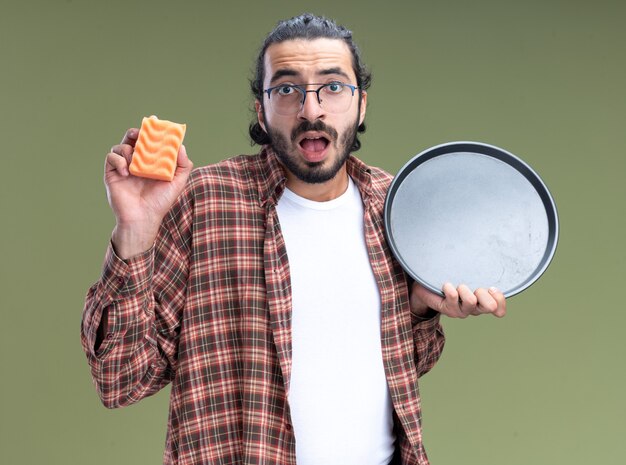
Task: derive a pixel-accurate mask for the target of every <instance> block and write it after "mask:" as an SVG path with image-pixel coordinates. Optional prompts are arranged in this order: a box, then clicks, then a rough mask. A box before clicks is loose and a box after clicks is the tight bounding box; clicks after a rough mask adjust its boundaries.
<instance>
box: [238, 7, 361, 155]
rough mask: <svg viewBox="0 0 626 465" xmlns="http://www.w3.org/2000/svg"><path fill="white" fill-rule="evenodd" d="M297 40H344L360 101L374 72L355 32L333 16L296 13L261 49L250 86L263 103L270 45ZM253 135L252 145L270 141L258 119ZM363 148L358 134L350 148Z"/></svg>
mask: <svg viewBox="0 0 626 465" xmlns="http://www.w3.org/2000/svg"><path fill="white" fill-rule="evenodd" d="M294 39H306V40H314V39H339V40H343V41H344V42H345V43H346V45H347V46H348V48H349V49H350V52H351V53H352V68H353V70H354V74H355V75H356V83H357V86H359V103H360V101H361V99H360V97H361V92H362V91H363V90H367V89H368V88H369V86H370V84H371V81H372V75H371V74H370V72H369V71H368V70H367V68H366V67H365V64H364V63H363V61H362V60H361V53H360V51H359V48H358V47H357V45H356V44H355V43H354V41H353V40H352V31H350V30H348V29H346V28H345V27H343V26H339V25H338V24H337V23H335V22H334V21H333V20H332V19H328V18H325V17H323V16H315V15H313V14H311V13H304V14H302V15H300V16H294V17H293V18H291V19H287V20H283V21H279V22H278V24H277V25H276V27H275V28H274V30H273V31H272V32H270V33H269V34H268V36H267V37H266V38H265V42H263V46H262V47H261V50H260V51H259V55H258V57H257V59H256V69H255V73H254V77H253V78H252V79H251V80H250V89H251V90H252V95H253V96H254V98H256V99H258V100H259V101H260V102H263V80H264V79H265V67H264V59H265V51H266V50H267V48H268V47H269V46H270V45H272V44H276V43H280V42H284V41H286V40H294ZM249 132H250V138H251V139H252V143H253V144H255V143H256V144H268V143H269V142H270V138H269V136H268V135H267V133H266V132H265V131H264V130H263V128H261V125H260V124H259V123H258V121H256V120H254V121H253V122H252V123H250V128H249ZM357 132H365V123H361V124H360V125H359V127H358V129H357ZM360 148H361V142H360V141H359V138H358V136H357V137H355V139H354V144H353V145H352V148H351V150H352V151H353V152H356V151H357V150H359V149H360Z"/></svg>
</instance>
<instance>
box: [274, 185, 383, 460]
mask: <svg viewBox="0 0 626 465" xmlns="http://www.w3.org/2000/svg"><path fill="white" fill-rule="evenodd" d="M277 211H278V218H279V221H280V225H281V229H282V233H283V237H284V239H285V244H286V248H287V256H288V257H289V267H290V272H291V285H292V299H293V313H292V347H293V352H292V370H291V380H290V392H289V406H290V410H291V418H292V421H293V427H294V433H295V438H296V458H297V463H298V465H382V464H385V465H386V464H388V463H389V461H390V460H391V458H392V456H393V451H394V440H395V437H394V435H393V417H392V404H391V398H390V395H389V388H388V386H387V380H386V377H385V372H384V368H383V360H382V349H381V341H380V319H381V315H380V294H379V291H378V287H377V285H376V281H375V278H374V275H373V273H372V268H371V264H370V261H369V258H368V255H367V249H366V244H365V237H364V225H363V203H362V200H361V196H360V194H359V191H358V189H357V187H356V185H355V184H354V183H353V182H352V180H351V179H350V180H349V185H348V189H347V191H346V192H345V193H344V194H343V195H341V196H340V197H338V198H337V199H334V200H331V201H328V202H314V201H311V200H308V199H304V198H302V197H299V196H298V195H296V194H294V193H293V192H292V191H289V190H285V193H284V194H283V196H282V197H281V199H280V201H279V202H278V205H277Z"/></svg>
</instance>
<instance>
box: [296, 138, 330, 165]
mask: <svg viewBox="0 0 626 465" xmlns="http://www.w3.org/2000/svg"><path fill="white" fill-rule="evenodd" d="M329 144H330V139H329V138H328V136H326V135H325V134H320V133H318V134H311V133H308V134H305V135H304V136H303V137H302V138H301V139H300V141H299V142H298V146H299V147H300V150H301V152H302V153H303V154H304V156H305V158H306V159H307V160H308V161H310V162H316V161H320V160H321V159H322V158H324V156H325V155H326V149H327V148H328V145H329Z"/></svg>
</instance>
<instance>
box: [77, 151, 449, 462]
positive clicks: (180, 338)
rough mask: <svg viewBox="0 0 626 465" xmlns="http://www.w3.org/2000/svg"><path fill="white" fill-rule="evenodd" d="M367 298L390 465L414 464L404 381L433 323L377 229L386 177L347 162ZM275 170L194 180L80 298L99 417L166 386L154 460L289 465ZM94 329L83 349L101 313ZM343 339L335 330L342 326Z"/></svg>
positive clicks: (278, 176) (419, 454) (416, 371)
mask: <svg viewBox="0 0 626 465" xmlns="http://www.w3.org/2000/svg"><path fill="white" fill-rule="evenodd" d="M347 168H348V174H349V175H350V176H351V177H352V179H353V180H354V182H355V183H356V185H357V186H358V188H359V191H360V193H361V196H362V198H363V204H364V209H365V213H364V214H365V218H364V220H365V239H366V244H367V251H368V254H369V257H370V261H371V264H372V269H373V271H374V276H375V277H376V281H377V283H378V287H379V290H380V296H381V304H382V306H381V311H382V323H381V342H382V356H383V360H384V367H385V373H386V376H387V382H388V385H389V391H390V393H391V398H392V402H393V407H394V421H395V425H396V427H395V432H396V435H397V449H398V452H399V456H400V459H401V460H400V461H401V463H403V464H407V465H408V464H420V465H425V464H427V463H428V459H427V457H426V453H425V452H424V448H423V446H422V432H421V426H420V423H421V409H420V396H419V390H418V384H417V380H418V378H419V377H420V376H421V375H423V374H424V373H426V372H427V371H428V370H430V369H431V368H432V367H433V365H434V364H435V363H436V362H437V360H438V358H439V356H440V354H441V350H442V349H443V345H444V336H443V331H442V329H441V325H440V324H439V317H438V316H437V317H434V318H432V319H428V320H425V321H424V320H421V319H419V318H417V317H416V316H414V315H412V314H411V312H410V309H409V303H408V284H409V283H408V281H407V277H406V275H405V273H404V272H403V271H402V269H401V268H400V266H399V265H398V263H397V262H396V261H395V260H394V259H393V258H392V256H391V253H390V251H389V249H388V247H387V244H386V242H385V236H384V229H383V220H382V214H383V207H384V200H385V195H386V192H387V188H388V186H389V183H390V181H391V176H390V175H389V174H388V173H385V172H384V171H382V170H380V169H377V168H370V167H367V166H366V165H365V164H363V163H362V162H361V161H359V160H358V159H357V158H354V157H350V158H349V160H348V163H347ZM285 181H286V178H285V174H284V170H283V168H282V166H281V165H280V163H279V162H278V160H277V158H276V156H275V155H274V153H273V152H272V151H271V150H270V149H269V148H268V147H264V148H263V150H262V151H261V153H260V154H258V155H254V156H239V157H235V158H232V159H230V160H226V161H223V162H220V163H218V164H215V165H211V166H207V167H203V168H199V169H197V170H195V171H194V172H193V173H192V175H191V177H190V179H189V182H188V184H187V187H186V189H185V191H184V192H183V194H181V196H180V198H179V199H178V201H177V202H176V204H175V205H174V207H173V208H172V209H171V210H170V212H169V213H168V215H167V216H166V217H165V219H164V221H163V224H162V225H161V228H160V231H159V235H158V237H157V239H156V241H155V244H154V246H153V247H152V248H151V249H150V250H148V251H147V252H145V253H143V254H141V255H139V256H136V257H133V258H131V259H129V260H126V261H123V260H121V259H120V258H118V257H117V256H116V255H115V253H114V251H113V249H112V248H111V246H109V248H108V250H107V253H106V257H105V262H104V269H103V273H102V277H101V278H100V280H99V281H98V282H97V283H96V284H94V285H93V286H92V287H91V288H90V289H89V292H88V294H87V298H86V302H85V308H84V311H83V319H82V327H81V329H82V332H81V339H82V344H83V348H84V350H85V352H86V354H87V359H88V361H89V365H90V366H91V372H92V375H93V379H94V383H95V385H96V387H97V390H98V394H99V396H100V398H101V400H102V402H103V403H104V405H105V406H106V407H109V408H113V407H121V406H124V405H129V404H132V403H134V402H137V401H139V400H141V399H142V398H144V397H147V396H149V395H152V394H154V393H155V392H157V391H158V390H159V389H161V388H162V387H164V386H165V385H166V384H167V383H170V382H171V383H172V392H171V402H170V408H169V410H170V411H169V420H168V429H167V442H166V448H165V452H164V458H163V461H164V463H165V464H176V465H201V464H202V465H208V464H267V465H270V464H271V465H277V464H279V465H295V463H296V455H295V440H296V439H295V437H294V433H293V429H292V427H291V420H290V414H289V405H288V402H287V395H288V392H289V378H290V373H291V286H290V276H289V263H288V260H287V253H286V250H285V244H284V241H283V237H282V234H281V231H280V225H279V223H278V218H277V214H276V203H277V202H278V199H279V198H280V196H281V194H282V192H283V190H284V187H285ZM104 308H107V309H108V331H109V332H108V333H107V334H106V337H105V338H104V340H103V342H102V343H101V345H100V346H99V347H98V348H97V350H95V345H96V333H97V328H98V326H99V325H100V320H101V316H102V312H103V309H104ZM346 330H349V329H346Z"/></svg>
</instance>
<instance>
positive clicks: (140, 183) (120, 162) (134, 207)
mask: <svg viewBox="0 0 626 465" xmlns="http://www.w3.org/2000/svg"><path fill="white" fill-rule="evenodd" d="M138 135H139V129H137V128H131V129H129V130H128V131H126V134H125V135H124V138H123V139H122V142H121V143H120V144H119V145H114V146H113V147H111V152H109V153H108V154H107V156H106V161H105V163H104V185H105V187H106V191H107V198H108V199H109V205H111V209H112V210H113V213H114V214H115V220H116V225H115V229H114V230H113V235H112V242H113V247H114V248H115V252H116V254H117V255H118V256H119V257H120V258H122V259H127V258H130V257H132V256H134V255H138V254H140V253H142V252H145V251H146V250H148V249H149V248H150V247H152V244H153V243H154V240H155V238H156V236H157V233H158V231H159V226H160V225H161V222H162V221H163V218H164V217H165V215H166V214H167V212H168V211H169V209H170V208H171V206H172V205H173V204H174V202H175V201H176V199H177V198H178V196H179V195H180V194H181V192H182V191H183V189H184V187H185V183H186V182H187V178H188V177H189V174H190V173H191V170H192V169H193V163H192V162H191V160H189V158H188V157H187V152H186V150H185V146H184V145H181V147H180V150H179V151H178V160H177V166H176V172H175V174H174V179H173V180H172V181H171V182H168V181H157V180H154V179H147V178H141V177H138V176H133V175H132V174H130V173H129V171H128V166H129V165H130V161H131V159H132V154H133V150H134V148H135V143H136V142H137V137H138Z"/></svg>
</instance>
